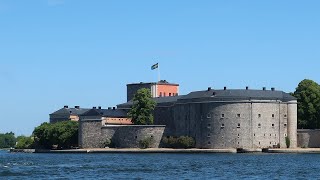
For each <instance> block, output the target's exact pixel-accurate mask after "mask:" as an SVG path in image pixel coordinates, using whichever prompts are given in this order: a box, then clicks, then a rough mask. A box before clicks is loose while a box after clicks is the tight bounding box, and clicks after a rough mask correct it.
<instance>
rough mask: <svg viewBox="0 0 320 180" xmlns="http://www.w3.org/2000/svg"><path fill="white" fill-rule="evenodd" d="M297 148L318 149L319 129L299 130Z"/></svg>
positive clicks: (319, 145) (319, 141)
mask: <svg viewBox="0 0 320 180" xmlns="http://www.w3.org/2000/svg"><path fill="white" fill-rule="evenodd" d="M298 147H302V148H320V129H315V130H312V129H299V130H298Z"/></svg>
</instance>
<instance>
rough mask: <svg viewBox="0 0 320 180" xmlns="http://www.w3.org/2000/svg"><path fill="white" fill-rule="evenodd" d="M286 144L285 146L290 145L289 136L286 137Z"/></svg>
mask: <svg viewBox="0 0 320 180" xmlns="http://www.w3.org/2000/svg"><path fill="white" fill-rule="evenodd" d="M286 146H287V148H289V147H290V138H289V136H287V137H286Z"/></svg>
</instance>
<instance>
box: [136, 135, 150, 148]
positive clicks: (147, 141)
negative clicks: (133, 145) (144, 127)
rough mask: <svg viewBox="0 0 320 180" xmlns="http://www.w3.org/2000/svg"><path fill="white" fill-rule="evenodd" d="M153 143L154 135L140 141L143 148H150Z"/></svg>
mask: <svg viewBox="0 0 320 180" xmlns="http://www.w3.org/2000/svg"><path fill="white" fill-rule="evenodd" d="M152 143H153V138H152V137H148V138H145V139H143V140H140V141H139V145H140V148H142V149H147V148H150V147H151V145H152Z"/></svg>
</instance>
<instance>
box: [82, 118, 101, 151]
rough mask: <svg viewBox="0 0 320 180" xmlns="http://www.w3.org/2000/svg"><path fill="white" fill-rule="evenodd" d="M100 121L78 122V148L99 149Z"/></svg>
mask: <svg viewBox="0 0 320 180" xmlns="http://www.w3.org/2000/svg"><path fill="white" fill-rule="evenodd" d="M101 125H102V123H101V119H91V120H81V121H80V122H79V147H80V148H84V149H85V148H100V147H102V142H101V138H100V137H101Z"/></svg>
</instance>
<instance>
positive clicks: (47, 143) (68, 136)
mask: <svg viewBox="0 0 320 180" xmlns="http://www.w3.org/2000/svg"><path fill="white" fill-rule="evenodd" d="M33 135H34V137H35V138H34V140H35V144H36V146H37V148H46V149H50V148H52V146H53V145H58V147H59V148H70V147H71V146H77V144H78V122H74V121H62V122H57V123H54V124H50V123H47V122H45V123H42V124H41V125H40V126H38V127H36V128H35V130H34V131H33Z"/></svg>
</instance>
